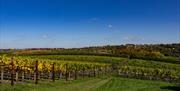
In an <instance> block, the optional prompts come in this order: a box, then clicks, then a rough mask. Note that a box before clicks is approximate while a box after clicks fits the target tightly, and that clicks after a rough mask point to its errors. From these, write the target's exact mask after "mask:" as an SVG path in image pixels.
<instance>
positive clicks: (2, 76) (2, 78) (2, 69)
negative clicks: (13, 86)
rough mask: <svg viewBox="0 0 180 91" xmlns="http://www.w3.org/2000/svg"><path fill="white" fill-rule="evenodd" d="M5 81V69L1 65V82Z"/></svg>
mask: <svg viewBox="0 0 180 91" xmlns="http://www.w3.org/2000/svg"><path fill="white" fill-rule="evenodd" d="M3 80H4V67H3V65H1V82H3Z"/></svg>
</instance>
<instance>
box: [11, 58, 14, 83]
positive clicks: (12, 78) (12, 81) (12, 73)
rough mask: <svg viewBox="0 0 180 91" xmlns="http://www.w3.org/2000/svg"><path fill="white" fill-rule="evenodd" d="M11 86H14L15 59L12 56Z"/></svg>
mask: <svg viewBox="0 0 180 91" xmlns="http://www.w3.org/2000/svg"><path fill="white" fill-rule="evenodd" d="M11 86H14V59H13V57H12V58H11Z"/></svg>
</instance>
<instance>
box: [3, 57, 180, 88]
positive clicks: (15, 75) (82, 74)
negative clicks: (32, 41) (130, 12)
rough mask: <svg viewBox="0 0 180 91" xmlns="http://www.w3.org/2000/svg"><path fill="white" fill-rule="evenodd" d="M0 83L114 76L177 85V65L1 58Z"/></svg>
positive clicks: (108, 59) (93, 59)
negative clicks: (175, 83)
mask: <svg viewBox="0 0 180 91" xmlns="http://www.w3.org/2000/svg"><path fill="white" fill-rule="evenodd" d="M0 66H1V67H0V70H1V72H0V74H1V83H3V82H4V81H9V82H10V83H11V85H12V86H13V85H14V84H16V83H18V82H28V81H31V82H32V81H33V82H34V83H35V84H38V82H39V81H43V80H50V81H53V82H54V81H55V80H62V79H64V80H66V81H69V80H77V79H80V78H82V79H84V78H87V77H88V78H89V77H90V78H91V77H101V76H104V75H116V76H121V77H126V78H135V79H144V80H162V81H167V82H180V65H179V64H171V63H162V62H156V61H146V60H139V59H127V58H116V57H102V56H82V55H79V56H77V55H75V56H74V55H49V56H47V55H46V56H6V55H2V56H0Z"/></svg>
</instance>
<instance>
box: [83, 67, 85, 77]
mask: <svg viewBox="0 0 180 91" xmlns="http://www.w3.org/2000/svg"><path fill="white" fill-rule="evenodd" d="M84 71H85V68H84V66H83V79H84Z"/></svg>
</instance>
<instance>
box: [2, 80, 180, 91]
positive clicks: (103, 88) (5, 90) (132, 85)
mask: <svg viewBox="0 0 180 91" xmlns="http://www.w3.org/2000/svg"><path fill="white" fill-rule="evenodd" d="M178 89H180V87H177V86H176V85H175V84H174V83H168V82H161V81H148V80H137V79H128V78H120V77H111V78H86V79H85V80H82V79H81V80H76V81H69V82H66V81H64V80H62V81H55V82H50V81H40V83H39V84H38V85H35V84H33V83H18V84H16V85H15V86H14V87H11V86H10V85H9V83H5V84H2V83H0V91H179V90H178Z"/></svg>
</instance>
